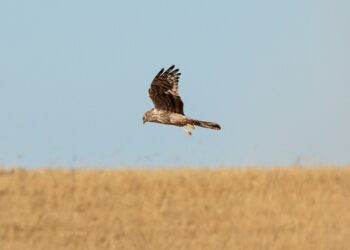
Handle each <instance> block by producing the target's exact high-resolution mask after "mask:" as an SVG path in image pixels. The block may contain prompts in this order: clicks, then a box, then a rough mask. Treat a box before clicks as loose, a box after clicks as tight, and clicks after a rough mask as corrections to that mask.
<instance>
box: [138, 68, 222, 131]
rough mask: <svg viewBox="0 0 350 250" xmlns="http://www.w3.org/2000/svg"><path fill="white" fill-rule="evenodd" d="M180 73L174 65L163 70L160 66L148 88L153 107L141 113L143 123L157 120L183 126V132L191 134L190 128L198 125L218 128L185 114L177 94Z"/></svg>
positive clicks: (211, 123)
mask: <svg viewBox="0 0 350 250" xmlns="http://www.w3.org/2000/svg"><path fill="white" fill-rule="evenodd" d="M180 75H181V73H179V69H175V65H173V66H171V67H170V68H168V69H167V70H165V71H164V68H162V69H161V70H160V71H159V73H158V74H157V75H156V76H155V78H154V79H153V81H152V83H151V87H150V88H149V90H148V94H149V97H150V98H151V100H152V102H153V104H154V108H152V109H151V110H149V111H147V112H146V113H145V114H144V115H143V123H145V122H157V123H162V124H168V125H174V126H179V127H184V130H185V133H186V134H188V135H192V132H191V130H190V129H191V128H193V129H194V128H195V127H194V126H200V127H203V128H210V129H216V130H220V129H221V127H220V125H219V124H217V123H214V122H206V121H199V120H195V119H192V118H190V117H187V116H185V114H184V104H183V102H182V100H181V97H180V96H179V78H180Z"/></svg>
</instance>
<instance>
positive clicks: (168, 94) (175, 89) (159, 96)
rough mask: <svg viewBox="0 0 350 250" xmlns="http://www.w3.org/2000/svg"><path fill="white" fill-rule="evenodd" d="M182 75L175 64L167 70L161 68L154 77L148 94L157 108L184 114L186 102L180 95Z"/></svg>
mask: <svg viewBox="0 0 350 250" xmlns="http://www.w3.org/2000/svg"><path fill="white" fill-rule="evenodd" d="M180 75H181V73H180V72H179V69H175V65H173V66H171V67H170V68H168V69H167V70H166V71H164V68H163V69H161V70H160V71H159V72H158V74H157V75H156V76H155V77H154V79H153V81H152V83H151V87H150V88H149V90H148V94H149V97H150V98H151V100H152V102H153V104H154V107H155V108H156V109H161V110H166V111H170V112H174V113H179V114H182V115H183V114H184V104H183V102H182V100H181V97H180V96H179V78H180Z"/></svg>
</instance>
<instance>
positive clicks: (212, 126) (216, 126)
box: [189, 119, 221, 130]
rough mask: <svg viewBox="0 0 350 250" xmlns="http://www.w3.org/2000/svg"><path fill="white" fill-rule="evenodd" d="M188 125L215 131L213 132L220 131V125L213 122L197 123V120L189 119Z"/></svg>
mask: <svg viewBox="0 0 350 250" xmlns="http://www.w3.org/2000/svg"><path fill="white" fill-rule="evenodd" d="M189 123H190V124H191V125H195V126H199V127H202V128H210V129H215V130H220V129H221V127H220V125H219V124H217V123H215V122H206V121H199V120H195V119H190V122H189Z"/></svg>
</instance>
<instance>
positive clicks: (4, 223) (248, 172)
mask: <svg viewBox="0 0 350 250" xmlns="http://www.w3.org/2000/svg"><path fill="white" fill-rule="evenodd" d="M0 249H1V250H7V249H11V250H17V249H18V250H26V249H28V250H32V249H35V250H40V249H45V250H51V249H53V250H55V249H62V250H63V249H64V250H69V249H74V250H77V249H118V250H119V249H120V250H122V249H135V250H136V249H137V250H141V249H142V250H147V249H152V250H163V249H164V250H171V249H176V250H179V249H193V250H197V249H198V250H205V249H212V250H221V249H230V250H231V249H244V250H246V249H259V250H261V249H269V250H272V249H283V250H288V249H293V250H295V249H312V250H322V249H324V250H340V249H344V250H345V249H350V167H315V168H297V167H289V168H269V169H266V168H240V169H239V168H215V169H191V168H174V169H151V170H145V169H102V170H98V169H78V170H77V169H38V170H24V169H7V170H6V169H2V170H0Z"/></svg>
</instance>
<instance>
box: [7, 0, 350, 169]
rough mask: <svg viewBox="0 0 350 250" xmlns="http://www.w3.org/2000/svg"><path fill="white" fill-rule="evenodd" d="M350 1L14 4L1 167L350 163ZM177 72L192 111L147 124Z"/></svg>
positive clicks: (10, 13) (12, 1)
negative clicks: (180, 120)
mask: <svg viewBox="0 0 350 250" xmlns="http://www.w3.org/2000/svg"><path fill="white" fill-rule="evenodd" d="M349 13H350V1H346V0H328V1H327V0H310V1H304V0H295V1H277V0H276V1H184V0H178V1H172V2H167V1H112V0H110V1H86V0H84V1H83V0H76V1H68V0H61V1H38V0H32V1H24V0H23V1H17V0H2V1H1V2H0V165H2V166H17V165H20V166H27V167H35V166H67V167H76V166H101V167H102V166H183V165H193V166H219V165H235V166H246V165H259V166H268V165H281V164H283V165H286V164H294V163H298V164H319V163H322V164H345V163H349V162H350V68H349V66H350V28H349V24H350V15H349ZM172 64H176V66H178V67H179V68H180V70H181V72H182V76H181V79H180V94H181V96H182V99H183V101H184V103H185V113H186V114H187V115H189V116H191V117H194V118H199V119H203V120H209V121H215V122H218V123H220V124H221V126H222V130H221V131H214V130H207V129H201V128H197V129H196V130H195V131H194V135H193V136H192V137H189V136H186V135H185V134H184V132H183V130H182V129H181V128H178V127H172V126H162V125H158V124H151V123H148V124H145V125H143V124H142V115H143V113H144V112H145V111H146V110H148V109H150V108H151V107H152V103H151V101H150V99H149V98H148V95H147V90H148V87H149V85H150V82H151V81H152V79H153V77H154V75H155V74H156V73H157V72H158V71H159V70H160V69H161V68H162V67H168V66H170V65H172Z"/></svg>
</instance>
